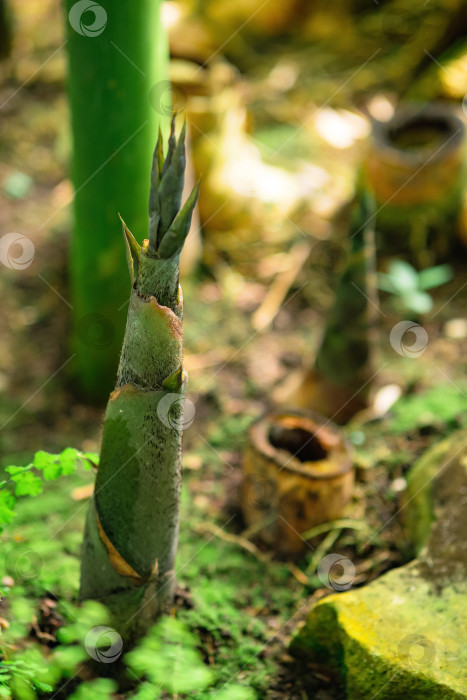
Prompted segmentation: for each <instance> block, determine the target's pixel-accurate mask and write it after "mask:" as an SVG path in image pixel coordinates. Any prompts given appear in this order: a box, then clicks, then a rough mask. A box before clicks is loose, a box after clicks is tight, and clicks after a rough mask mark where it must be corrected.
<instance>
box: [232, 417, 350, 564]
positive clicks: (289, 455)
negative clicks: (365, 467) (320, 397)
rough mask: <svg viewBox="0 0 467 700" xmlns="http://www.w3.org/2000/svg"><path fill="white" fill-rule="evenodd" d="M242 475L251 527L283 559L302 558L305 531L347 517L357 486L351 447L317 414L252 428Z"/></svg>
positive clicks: (274, 420)
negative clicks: (295, 556)
mask: <svg viewBox="0 0 467 700" xmlns="http://www.w3.org/2000/svg"><path fill="white" fill-rule="evenodd" d="M243 473H244V478H243V482H242V493H241V498H242V508H243V514H244V517H245V520H246V523H247V525H248V526H249V529H250V530H254V531H256V533H257V534H258V536H259V537H260V538H261V539H262V540H263V542H265V543H266V544H267V545H269V546H270V547H272V548H274V549H275V550H276V551H277V552H279V553H280V554H283V555H297V554H300V553H301V552H303V551H304V550H306V548H307V543H306V541H305V540H304V539H303V538H302V536H301V534H302V533H303V532H306V531H307V530H309V529H310V528H312V527H314V526H315V525H319V524H321V523H325V522H329V521H331V520H335V519H337V518H339V517H341V516H342V513H343V511H344V508H345V506H346V505H347V503H348V502H349V500H350V498H351V495H352V488H353V483H354V469H353V462H352V457H351V454H350V451H349V446H348V444H347V442H346V441H345V440H344V438H343V437H342V436H341V434H340V431H339V429H338V428H337V426H335V425H334V424H332V423H331V422H330V421H328V420H326V419H325V418H323V417H321V416H320V415H318V414H314V413H307V414H304V413H296V412H293V413H292V412H273V413H269V414H267V415H265V416H263V417H262V418H260V419H259V420H257V421H256V422H255V423H253V425H252V426H251V428H250V433H249V444H248V446H247V449H246V451H245V455H244V460H243Z"/></svg>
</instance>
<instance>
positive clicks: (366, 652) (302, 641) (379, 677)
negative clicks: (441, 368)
mask: <svg viewBox="0 0 467 700" xmlns="http://www.w3.org/2000/svg"><path fill="white" fill-rule="evenodd" d="M466 507H467V432H466V431H462V432H460V433H456V434H455V435H453V436H452V437H451V438H449V439H448V440H446V441H444V442H443V443H441V444H440V445H437V446H435V447H434V448H432V449H431V450H429V451H428V452H427V453H426V454H425V455H424V456H423V457H422V458H421V459H420V460H419V461H418V462H417V463H416V464H415V465H414V467H413V468H412V470H411V473H410V474H409V487H408V490H407V495H406V500H405V503H404V504H403V509H404V514H405V516H406V517H405V521H406V524H407V531H408V533H409V534H410V535H411V536H412V537H413V539H414V543H415V546H416V548H417V550H419V551H420V554H419V557H418V558H417V559H415V560H414V561H412V562H411V563H410V564H407V565H406V566H403V567H400V568H398V569H394V570H392V571H390V572H388V573H387V574H385V575H384V576H382V577H381V578H380V579H378V580H377V581H374V582H373V583H371V584H370V585H368V586H366V587H364V588H360V589H355V590H349V591H347V592H345V593H339V594H334V595H331V596H328V597H326V598H324V599H322V600H321V601H320V602H318V603H317V604H316V605H315V606H314V607H313V608H312V609H311V610H310V613H309V614H308V618H307V620H306V622H305V624H304V626H303V627H302V628H301V630H300V631H299V632H298V634H297V635H296V637H295V638H294V639H293V640H292V644H291V652H292V653H293V654H294V655H296V656H300V657H303V658H305V659H306V660H308V661H311V662H312V663H313V664H317V665H319V666H320V667H322V668H323V669H327V671H328V672H331V673H333V674H335V675H336V676H337V677H338V678H340V680H341V681H342V683H343V685H345V688H346V691H347V698H348V700H372V699H373V698H375V697H377V698H378V700H394V699H395V698H410V699H411V700H422V699H423V700H451V699H452V700H454V699H456V700H460V699H467V645H466V644H465V629H466V628H467V538H465V536H464V533H463V527H464V526H463V522H464V515H465V512H466Z"/></svg>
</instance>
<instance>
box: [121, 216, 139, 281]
mask: <svg viewBox="0 0 467 700" xmlns="http://www.w3.org/2000/svg"><path fill="white" fill-rule="evenodd" d="M118 216H119V218H120V221H121V222H122V228H123V235H124V237H125V244H126V259H127V262H128V269H129V270H130V277H131V283H132V284H133V283H134V281H135V279H136V277H137V275H138V269H139V256H140V253H141V246H140V245H139V243H138V241H137V240H136V238H135V237H134V236H133V234H132V233H131V231H130V229H129V228H128V226H127V225H126V223H125V222H124V221H123V219H122V217H121V216H120V214H119V215H118Z"/></svg>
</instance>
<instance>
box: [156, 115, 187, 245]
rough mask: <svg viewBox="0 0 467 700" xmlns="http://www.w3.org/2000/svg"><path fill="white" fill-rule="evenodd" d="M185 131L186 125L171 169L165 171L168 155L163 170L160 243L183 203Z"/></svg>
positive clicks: (160, 195) (160, 188) (160, 191)
mask: <svg viewBox="0 0 467 700" xmlns="http://www.w3.org/2000/svg"><path fill="white" fill-rule="evenodd" d="M185 131H186V123H185V124H184V125H183V127H182V130H181V132H180V136H179V139H178V143H177V145H176V148H175V151H174V153H173V156H172V160H171V162H170V165H169V167H168V168H167V169H166V170H165V172H164V169H165V165H166V163H167V159H168V155H167V158H166V161H165V163H164V168H163V170H162V179H161V182H160V186H159V202H160V221H159V231H158V242H159V243H160V241H161V240H162V237H163V235H164V233H165V232H166V231H168V229H169V228H170V226H171V224H172V222H173V220H174V219H175V217H176V215H177V213H178V211H179V210H180V205H181V203H182V194H183V185H184V182H185V165H186V156H185Z"/></svg>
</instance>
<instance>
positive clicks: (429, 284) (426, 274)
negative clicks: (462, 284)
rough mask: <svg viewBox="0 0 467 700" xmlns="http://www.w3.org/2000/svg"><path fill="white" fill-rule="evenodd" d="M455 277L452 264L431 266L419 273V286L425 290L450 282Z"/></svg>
mask: <svg viewBox="0 0 467 700" xmlns="http://www.w3.org/2000/svg"><path fill="white" fill-rule="evenodd" d="M453 277H454V273H453V271H452V267H451V266H450V265H437V266H436V267H429V268H427V269H426V270H421V272H419V273H418V288H419V289H421V290H425V289H432V288H433V287H440V286H441V285H442V284H446V282H450V281H451V280H452V278H453Z"/></svg>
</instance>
